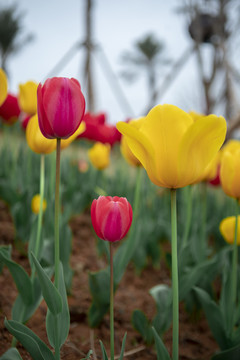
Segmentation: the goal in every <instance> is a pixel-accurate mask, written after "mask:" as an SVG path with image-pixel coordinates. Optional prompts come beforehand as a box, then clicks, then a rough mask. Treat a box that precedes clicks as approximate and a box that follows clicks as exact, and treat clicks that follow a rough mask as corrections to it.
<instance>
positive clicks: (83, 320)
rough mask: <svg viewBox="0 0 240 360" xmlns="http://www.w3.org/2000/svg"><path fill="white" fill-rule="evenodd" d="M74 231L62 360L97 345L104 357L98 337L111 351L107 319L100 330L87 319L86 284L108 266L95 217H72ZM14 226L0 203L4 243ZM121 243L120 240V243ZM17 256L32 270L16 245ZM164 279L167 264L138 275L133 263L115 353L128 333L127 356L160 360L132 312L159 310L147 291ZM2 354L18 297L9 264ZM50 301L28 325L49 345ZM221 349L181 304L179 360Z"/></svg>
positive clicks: (119, 296)
mask: <svg viewBox="0 0 240 360" xmlns="http://www.w3.org/2000/svg"><path fill="white" fill-rule="evenodd" d="M70 225H71V228H72V231H73V251H72V256H71V266H72V268H73V270H74V278H73V285H72V294H71V296H69V307H70V313H71V326H70V332H69V336H68V339H67V341H66V343H65V344H64V346H63V347H62V349H61V359H63V360H80V359H81V358H83V357H84V356H85V355H86V354H87V352H88V351H89V350H90V349H91V348H92V344H93V343H94V347H95V350H96V354H97V359H102V357H101V349H100V344H99V340H102V341H103V343H104V345H105V347H106V349H107V351H108V352H109V335H110V333H109V317H108V316H106V317H105V318H104V320H103V322H102V324H101V326H100V327H99V328H98V329H95V330H94V331H93V330H90V328H89V326H88V322H87V312H88V309H89V306H90V304H91V295H90V293H89V288H88V272H89V271H94V270H99V269H101V268H103V267H104V266H105V262H104V259H102V258H99V257H98V255H97V252H96V244H95V237H94V235H93V232H92V230H91V220H90V216H89V213H88V212H86V213H84V214H81V215H79V216H76V217H74V218H73V219H72V220H71V222H70ZM13 239H14V226H13V223H12V219H11V216H10V215H9V210H8V208H7V206H6V205H5V204H4V203H2V202H0V244H12V245H13ZM116 247H117V244H116ZM12 257H13V259H14V260H15V261H17V262H18V263H19V264H21V265H22V266H23V267H24V268H25V269H26V270H27V271H29V265H28V260H27V258H26V257H25V256H23V255H21V254H20V253H19V252H18V251H17V250H16V248H15V246H14V245H13V256H12ZM160 283H167V284H169V283H170V276H169V271H168V269H167V267H166V266H165V263H164V262H163V261H161V264H160V268H159V269H154V268H152V267H151V266H150V265H149V266H148V267H147V268H146V269H144V270H143V272H142V273H141V275H140V276H137V275H136V273H135V270H134V267H133V265H131V264H130V265H129V266H128V268H127V271H126V273H125V275H124V277H123V279H122V281H121V284H120V286H119V288H118V291H117V293H116V296H115V353H116V354H119V353H120V348H121V342H122V338H123V336H124V333H125V332H126V331H127V341H126V347H125V351H126V352H130V351H132V352H134V353H133V354H126V356H125V357H124V359H128V360H152V359H156V353H155V351H154V347H146V345H145V344H144V343H143V341H142V339H141V336H140V335H139V334H138V333H137V332H136V331H135V330H134V329H133V327H132V325H131V315H132V312H133V310H134V309H141V310H142V311H144V313H145V314H146V315H147V317H148V318H152V317H153V316H154V314H155V304H154V301H153V299H152V297H151V296H150V295H149V293H148V291H149V289H150V288H151V287H153V286H155V285H157V284H160ZM0 289H1V290H0V355H2V354H3V353H4V352H5V351H6V350H7V349H8V348H9V347H10V345H11V335H10V334H9V333H8V331H7V330H6V329H5V328H4V324H3V321H4V318H5V317H7V318H10V315H11V306H12V304H13V302H14V299H15V297H16V295H17V290H16V287H15V285H14V283H13V281H12V278H11V275H10V273H9V271H8V269H7V268H6V267H4V269H3V272H2V274H0ZM45 315H46V305H45V302H44V301H43V302H42V303H41V305H40V306H39V308H38V310H37V311H36V313H35V314H34V316H33V317H32V318H31V320H30V321H29V322H28V326H29V327H30V328H31V329H32V330H33V331H34V332H35V333H36V334H37V335H38V336H39V337H40V338H41V339H42V340H43V341H45V342H46V343H47V336H46V331H45ZM171 337H172V335H171V329H170V330H169V331H168V332H167V333H166V334H165V336H164V343H165V345H166V346H167V348H168V350H169V351H170V350H171ZM18 349H19V352H20V353H21V356H22V358H23V360H28V359H31V357H30V356H29V355H28V354H27V352H26V351H25V350H24V349H23V348H22V347H21V345H18ZM217 349H218V346H217V344H216V342H215V341H214V339H213V337H212V335H211V333H210V330H209V328H208V325H207V322H206V320H205V318H204V316H203V315H201V316H200V319H198V321H197V322H193V320H192V319H191V317H190V315H189V314H188V313H186V311H185V310H184V306H183V304H181V305H180V340H179V352H180V360H190V359H191V360H208V359H210V358H211V356H212V355H213V353H214V352H215V351H216V350H217Z"/></svg>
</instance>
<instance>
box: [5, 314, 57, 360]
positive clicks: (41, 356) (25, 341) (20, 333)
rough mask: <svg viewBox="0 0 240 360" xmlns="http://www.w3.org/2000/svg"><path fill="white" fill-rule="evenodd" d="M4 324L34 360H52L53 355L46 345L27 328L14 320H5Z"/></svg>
mask: <svg viewBox="0 0 240 360" xmlns="http://www.w3.org/2000/svg"><path fill="white" fill-rule="evenodd" d="M4 324H5V326H6V328H7V329H8V331H9V332H10V333H11V334H12V335H13V336H15V338H16V339H18V341H19V342H20V343H21V344H22V345H23V347H24V348H25V349H26V350H27V351H28V352H29V354H30V355H31V356H32V358H33V359H34V360H54V356H53V353H52V352H51V350H50V349H49V348H48V347H47V345H46V344H45V343H44V342H43V341H42V340H41V339H40V338H39V337H38V336H37V335H36V334H34V332H33V331H32V330H30V329H29V328H28V327H27V326H25V325H23V324H21V323H18V322H16V321H14V320H9V321H8V320H7V319H5V321H4Z"/></svg>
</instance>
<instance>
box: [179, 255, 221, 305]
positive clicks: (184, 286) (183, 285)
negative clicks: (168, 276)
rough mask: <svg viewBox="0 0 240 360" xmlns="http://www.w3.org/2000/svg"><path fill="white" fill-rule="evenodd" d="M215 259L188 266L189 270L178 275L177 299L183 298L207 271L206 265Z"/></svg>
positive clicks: (208, 265) (209, 264)
mask: <svg viewBox="0 0 240 360" xmlns="http://www.w3.org/2000/svg"><path fill="white" fill-rule="evenodd" d="M215 262H216V260H215V259H212V260H207V261H204V262H201V263H200V264H197V265H195V266H194V267H191V268H189V271H188V272H187V273H185V274H183V275H182V276H180V277H179V299H180V300H184V299H185V298H186V296H187V294H188V293H189V291H190V290H192V289H193V287H194V286H196V285H197V283H198V282H199V280H200V279H201V278H202V277H203V275H204V274H205V273H206V272H207V270H208V267H210V266H212V264H213V263H215Z"/></svg>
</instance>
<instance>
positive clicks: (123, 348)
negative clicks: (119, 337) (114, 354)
mask: <svg viewBox="0 0 240 360" xmlns="http://www.w3.org/2000/svg"><path fill="white" fill-rule="evenodd" d="M126 339H127V333H126V332H125V334H124V337H123V341H122V348H121V353H120V357H119V360H123V356H124V350H125V343H126Z"/></svg>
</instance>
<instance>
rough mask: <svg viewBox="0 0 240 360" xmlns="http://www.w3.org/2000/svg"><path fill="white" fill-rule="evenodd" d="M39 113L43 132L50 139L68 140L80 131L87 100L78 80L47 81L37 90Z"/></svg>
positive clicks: (55, 78) (54, 79)
mask: <svg viewBox="0 0 240 360" xmlns="http://www.w3.org/2000/svg"><path fill="white" fill-rule="evenodd" d="M37 100H38V106H37V112H38V120H39V126H40V129H41V132H42V133H43V135H44V136H45V137H46V138H49V139H54V138H58V139H67V138H68V137H70V136H71V135H73V134H74V132H75V131H76V130H77V129H78V127H79V125H80V123H81V121H82V118H83V115H84V111H85V99H84V96H83V94H82V91H81V86H80V84H79V82H78V81H77V80H76V79H73V78H72V79H68V78H60V77H59V78H57V77H54V78H51V79H47V80H46V81H45V83H44V84H43V85H42V84H41V83H40V84H39V85H38V89H37Z"/></svg>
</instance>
